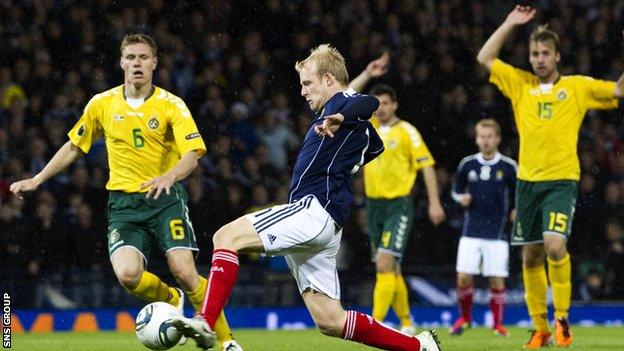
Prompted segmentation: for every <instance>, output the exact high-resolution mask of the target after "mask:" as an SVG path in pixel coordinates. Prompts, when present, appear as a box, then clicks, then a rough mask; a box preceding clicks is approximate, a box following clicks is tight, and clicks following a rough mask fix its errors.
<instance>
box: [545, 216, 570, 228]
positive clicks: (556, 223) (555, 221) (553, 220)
mask: <svg viewBox="0 0 624 351" xmlns="http://www.w3.org/2000/svg"><path fill="white" fill-rule="evenodd" d="M548 216H549V218H550V220H549V221H548V230H552V231H554V232H558V233H565V232H566V229H567V228H568V215H566V214H565V213H560V212H550V213H549V214H548Z"/></svg>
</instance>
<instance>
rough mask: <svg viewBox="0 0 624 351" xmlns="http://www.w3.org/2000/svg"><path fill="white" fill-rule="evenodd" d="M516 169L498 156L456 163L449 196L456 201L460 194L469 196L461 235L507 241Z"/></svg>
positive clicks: (472, 158)
mask: <svg viewBox="0 0 624 351" xmlns="http://www.w3.org/2000/svg"><path fill="white" fill-rule="evenodd" d="M517 168H518V164H517V163H516V162H515V161H514V160H512V159H510V158H509V157H506V156H503V155H501V154H500V153H496V155H495V156H494V158H492V159H491V160H486V159H484V158H483V155H481V154H480V153H478V154H474V155H471V156H468V157H466V158H464V159H463V160H462V161H461V162H460V163H459V166H458V167H457V175H456V176H455V182H454V184H453V189H452V191H451V195H452V196H453V199H454V200H455V201H457V202H459V200H460V199H461V196H462V194H465V193H469V194H470V195H471V196H472V203H471V204H470V207H468V209H467V210H466V212H464V226H463V229H462V235H463V236H468V237H473V238H482V239H493V240H496V239H498V240H509V232H510V229H511V226H510V225H509V224H510V223H509V213H510V211H511V209H512V208H513V206H514V195H515V194H514V191H515V186H516V170H517Z"/></svg>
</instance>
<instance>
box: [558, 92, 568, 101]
mask: <svg viewBox="0 0 624 351" xmlns="http://www.w3.org/2000/svg"><path fill="white" fill-rule="evenodd" d="M567 97H568V93H567V92H566V90H565V89H559V91H558V92H557V100H559V101H563V100H565V98H567Z"/></svg>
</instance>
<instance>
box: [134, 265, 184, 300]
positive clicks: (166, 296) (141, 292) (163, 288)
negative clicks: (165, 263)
mask: <svg viewBox="0 0 624 351" xmlns="http://www.w3.org/2000/svg"><path fill="white" fill-rule="evenodd" d="M130 293H131V294H132V295H134V296H136V297H138V298H139V299H141V300H145V301H149V302H156V301H163V302H167V303H169V304H171V305H173V306H176V307H177V305H178V303H179V302H180V294H178V292H177V291H176V290H175V289H174V288H172V287H170V286H169V285H167V283H163V282H162V281H161V280H160V278H158V277H157V276H156V275H154V274H152V273H150V272H147V271H145V272H143V274H141V279H140V280H139V285H137V286H136V288H134V289H132V290H130Z"/></svg>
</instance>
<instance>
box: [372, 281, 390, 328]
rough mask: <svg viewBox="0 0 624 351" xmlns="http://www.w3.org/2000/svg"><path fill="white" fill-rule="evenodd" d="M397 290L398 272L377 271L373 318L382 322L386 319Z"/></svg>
mask: <svg viewBox="0 0 624 351" xmlns="http://www.w3.org/2000/svg"><path fill="white" fill-rule="evenodd" d="M395 290H396V274H395V273H394V272H385V273H377V281H376V282H375V291H374V292H373V318H375V319H376V320H378V321H380V322H383V320H384V319H386V315H387V314H388V310H389V309H390V305H391V304H392V300H393V299H394V292H395Z"/></svg>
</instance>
